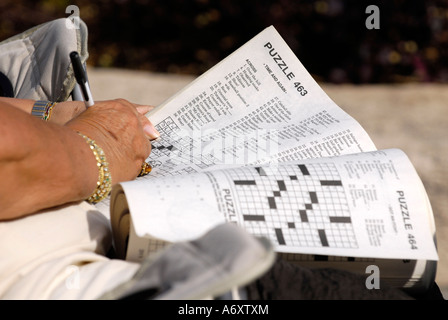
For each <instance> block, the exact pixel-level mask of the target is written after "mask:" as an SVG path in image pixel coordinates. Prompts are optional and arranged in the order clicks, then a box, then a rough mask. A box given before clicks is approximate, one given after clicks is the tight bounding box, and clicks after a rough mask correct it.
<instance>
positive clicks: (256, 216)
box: [229, 163, 358, 248]
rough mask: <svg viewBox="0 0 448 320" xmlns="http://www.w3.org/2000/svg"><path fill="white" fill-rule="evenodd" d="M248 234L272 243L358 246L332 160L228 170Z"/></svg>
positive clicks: (310, 245) (308, 245)
mask: <svg viewBox="0 0 448 320" xmlns="http://www.w3.org/2000/svg"><path fill="white" fill-rule="evenodd" d="M229 178H230V179H231V181H233V184H234V187H235V190H236V196H237V197H238V199H239V200H238V202H239V203H240V209H241V214H242V220H241V221H239V223H242V224H243V225H244V228H246V229H247V230H248V231H249V232H251V233H252V234H255V235H265V236H268V237H269V238H270V239H273V240H276V242H277V245H280V246H282V245H285V246H301V247H338V248H356V247H358V244H357V241H356V237H355V234H354V231H353V226H352V223H351V216H350V212H349V210H348V205H347V199H346V196H345V194H344V190H343V187H342V182H341V180H340V177H339V174H338V172H337V170H336V168H335V167H334V165H333V164H331V163H319V164H307V165H287V166H279V167H278V168H277V169H276V171H274V172H272V173H271V172H269V173H266V171H265V169H264V168H262V167H258V168H254V169H253V170H252V171H250V172H249V171H246V172H245V171H242V170H238V169H233V170H230V172H229Z"/></svg>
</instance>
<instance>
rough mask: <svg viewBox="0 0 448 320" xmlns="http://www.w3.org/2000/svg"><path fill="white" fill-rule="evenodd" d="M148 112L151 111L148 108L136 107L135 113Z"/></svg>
mask: <svg viewBox="0 0 448 320" xmlns="http://www.w3.org/2000/svg"><path fill="white" fill-rule="evenodd" d="M149 110H151V108H150V107H149V106H138V107H137V111H138V112H139V113H140V114H145V113H148V111H149Z"/></svg>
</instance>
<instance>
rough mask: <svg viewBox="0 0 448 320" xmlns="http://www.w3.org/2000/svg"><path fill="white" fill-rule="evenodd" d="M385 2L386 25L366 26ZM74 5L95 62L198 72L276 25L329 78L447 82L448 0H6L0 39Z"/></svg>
mask: <svg viewBox="0 0 448 320" xmlns="http://www.w3.org/2000/svg"><path fill="white" fill-rule="evenodd" d="M371 4H375V5H377V6H378V7H379V9H380V29H372V30H369V29H367V28H366V26H365V21H366V19H367V17H368V16H369V14H367V13H366V12H365V11H366V7H367V6H368V5H371ZM68 5H76V6H78V7H79V10H80V12H79V13H80V17H81V19H83V20H84V21H85V22H86V23H87V26H88V28H89V52H90V58H89V60H88V63H89V64H90V65H91V66H96V67H117V68H128V69H139V70H148V71H155V72H168V73H178V74H191V75H198V74H201V73H203V72H204V71H206V70H207V69H209V68H210V67H211V66H213V65H214V64H216V63H217V62H218V61H220V60H221V59H223V58H224V57H225V56H227V55H228V54H229V53H231V52H232V51H234V50H235V49H237V48H238V47H239V46H240V45H242V44H243V43H245V42H246V41H247V40H249V39H250V38H252V37H253V36H254V35H256V34H257V33H258V32H260V31H261V30H262V29H264V28H265V27H267V26H269V25H274V26H275V27H276V29H277V30H278V31H279V33H280V34H281V35H282V36H283V37H284V39H285V40H286V42H287V43H288V44H289V46H290V47H291V49H292V50H293V51H294V52H295V53H296V55H297V56H298V57H299V59H300V60H301V61H302V63H303V64H304V65H305V66H306V68H307V69H308V70H309V72H310V73H311V74H312V75H313V76H314V77H315V79H316V80H318V81H323V82H329V83H355V84H360V83H403V82H447V81H448V28H447V22H448V1H446V0H443V1H441V0H428V1H420V0H418V1H403V0H385V1H371V0H367V1H365V0H318V1H314V0H313V1H312V0H301V1H300V0H277V1H267V0H258V1H249V0H245V1H235V0H189V1H186V0H164V1H156V0H99V1H91V0H78V1H64V0H1V1H0V40H3V39H6V38H8V37H10V36H12V35H14V34H17V33H19V32H22V31H24V30H26V29H28V28H30V27H32V26H34V25H36V24H40V23H43V22H46V21H49V20H51V19H55V18H61V17H68V16H69V14H68V13H66V12H65V9H66V7H67V6H68Z"/></svg>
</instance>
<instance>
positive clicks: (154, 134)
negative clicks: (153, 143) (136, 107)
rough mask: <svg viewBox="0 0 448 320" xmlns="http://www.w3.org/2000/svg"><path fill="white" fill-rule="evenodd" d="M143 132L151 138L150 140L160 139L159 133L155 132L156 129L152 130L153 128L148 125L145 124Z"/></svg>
mask: <svg viewBox="0 0 448 320" xmlns="http://www.w3.org/2000/svg"><path fill="white" fill-rule="evenodd" d="M143 131H145V133H146V134H147V135H148V136H149V137H150V138H151V139H156V138H158V137H160V133H159V131H157V130H156V128H154V126H152V125H149V124H145V125H144V126H143Z"/></svg>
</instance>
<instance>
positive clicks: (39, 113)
mask: <svg viewBox="0 0 448 320" xmlns="http://www.w3.org/2000/svg"><path fill="white" fill-rule="evenodd" d="M55 105H56V102H51V101H42V100H38V101H36V102H35V103H34V105H33V109H32V110H31V115H33V116H35V117H38V118H40V119H42V120H44V121H48V120H50V117H51V112H52V111H53V107H54V106H55Z"/></svg>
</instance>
